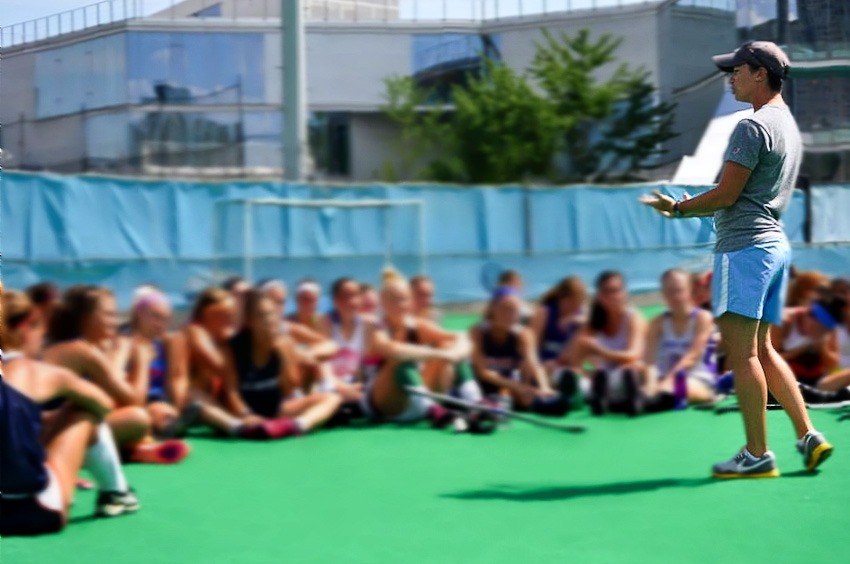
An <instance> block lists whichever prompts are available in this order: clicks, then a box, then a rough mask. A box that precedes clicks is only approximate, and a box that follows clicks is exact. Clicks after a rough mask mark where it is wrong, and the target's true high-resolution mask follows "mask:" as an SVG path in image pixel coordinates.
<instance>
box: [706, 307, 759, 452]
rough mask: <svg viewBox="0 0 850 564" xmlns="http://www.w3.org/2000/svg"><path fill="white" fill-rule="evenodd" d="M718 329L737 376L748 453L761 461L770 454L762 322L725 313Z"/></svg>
mask: <svg viewBox="0 0 850 564" xmlns="http://www.w3.org/2000/svg"><path fill="white" fill-rule="evenodd" d="M717 325H718V327H720V332H721V333H722V334H723V340H724V341H725V342H726V348H727V352H728V362H729V368H731V369H732V372H733V373H734V374H735V392H736V393H737V395H738V404H739V405H740V406H741V416H742V417H743V419H744V429H745V431H746V435H747V450H749V451H750V454H752V455H753V456H756V457H761V456H763V455H764V453H765V452H766V451H767V424H766V417H765V406H766V405H767V380H766V377H765V373H764V369H763V368H762V365H761V362H760V361H759V355H758V347H757V334H758V333H759V331H758V329H759V322H758V320H755V319H750V318H748V317H744V316H742V315H738V314H735V313H725V314H723V315H722V316H721V317H720V318H719V319H718V320H717Z"/></svg>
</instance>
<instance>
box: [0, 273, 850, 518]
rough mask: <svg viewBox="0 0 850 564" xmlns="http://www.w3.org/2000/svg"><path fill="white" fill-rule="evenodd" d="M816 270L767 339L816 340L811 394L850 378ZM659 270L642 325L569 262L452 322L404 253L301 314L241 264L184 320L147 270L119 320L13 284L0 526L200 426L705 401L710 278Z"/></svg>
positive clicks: (132, 507) (92, 290)
mask: <svg viewBox="0 0 850 564" xmlns="http://www.w3.org/2000/svg"><path fill="white" fill-rule="evenodd" d="M807 279H808V278H807V277H806V276H804V275H799V276H798V278H797V279H796V280H795V282H794V290H793V291H792V296H791V298H792V299H793V300H794V301H792V302H791V303H792V308H791V309H789V313H788V316H789V324H788V327H787V328H783V329H781V330H778V333H777V335H775V336H774V338H775V339H776V341H777V343H780V342H781V343H782V347H781V348H780V350H782V351H783V354H784V355H786V358H787V359H788V360H789V362H790V363H792V366H797V365H799V366H803V367H810V366H811V365H810V364H807V363H808V362H809V360H807V358H808V357H807V355H809V354H810V353H815V352H817V353H819V354H821V356H822V358H823V360H822V369H821V370H820V371H811V372H808V373H807V374H814V375H815V376H814V377H812V378H810V380H809V388H810V389H811V390H810V391H811V393H816V394H827V395H828V394H836V393H847V392H846V388H845V387H846V386H847V384H848V383H850V370H848V369H850V362H849V361H850V333H848V327H850V311H848V306H847V301H848V300H847V298H848V295H847V294H848V292H849V291H850V284H847V283H846V282H843V281H836V282H834V283H833V284H832V286H831V287H830V288H828V292H827V291H826V290H824V289H823V284H822V283H820V282H819V283H818V284H816V285H814V288H815V289H814V290H811V291H809V290H806V288H809V287H811V286H812V285H811V284H809V283H804V281H805V280H807ZM661 283H662V291H663V296H664V300H665V302H666V305H667V311H665V312H664V313H662V314H661V315H659V316H658V317H656V318H655V319H653V320H652V321H651V322H650V323H649V324H647V323H646V322H645V321H644V320H643V318H642V317H641V315H640V314H639V313H638V312H637V310H635V309H633V308H632V307H630V306H629V300H628V294H627V291H626V281H625V279H624V278H623V276H622V275H620V274H618V273H616V272H605V273H602V274H601V275H600V276H599V277H598V279H597V281H596V285H595V295H594V297H593V300H592V302H591V303H590V304H588V292H587V289H586V288H585V286H584V284H583V283H582V282H581V280H580V279H578V278H575V277H569V278H565V279H564V280H562V281H561V282H559V283H558V284H557V285H556V286H555V287H553V288H552V289H551V290H549V291H548V292H546V293H545V294H544V296H543V297H542V299H541V300H540V302H539V304H538V305H537V306H536V307H530V306H529V305H528V304H527V302H525V301H524V300H523V297H522V286H523V285H522V278H521V276H520V275H519V274H518V273H516V272H512V271H509V272H506V273H505V274H504V275H503V276H502V278H501V279H500V281H499V286H498V288H497V289H496V290H495V291H494V292H493V294H492V296H491V299H490V300H489V302H488V304H487V305H486V307H485V310H484V312H483V315H482V318H481V320H480V322H478V323H477V324H475V325H474V326H473V327H472V328H471V329H470V330H469V332H468V334H467V333H457V332H451V331H447V330H445V329H443V328H442V327H441V325H440V323H439V321H440V313H439V311H438V310H437V309H436V308H435V307H434V304H433V296H434V284H433V282H432V281H431V280H429V279H428V278H426V277H421V276H420V277H417V278H414V279H412V280H410V281H408V280H406V279H405V278H403V277H402V276H401V275H400V274H399V273H397V272H396V271H394V270H387V271H385V272H384V274H383V280H382V285H381V287H380V288H378V289H375V288H372V287H370V286H368V285H365V284H362V283H359V282H357V281H355V280H353V279H351V278H340V279H338V280H337V281H336V282H334V283H333V285H332V286H331V288H330V299H331V302H332V307H331V308H330V311H329V312H323V311H320V309H319V304H320V302H321V298H322V296H321V293H322V288H321V287H320V286H319V284H317V283H316V282H315V281H313V280H304V281H302V282H300V283H299V284H298V285H297V286H296V287H295V289H294V302H295V306H296V307H295V311H294V312H293V313H291V314H290V315H285V310H286V307H285V306H286V304H287V301H288V298H289V289H288V288H287V286H286V285H285V284H284V283H283V282H282V281H280V280H273V279H272V280H264V281H261V282H259V283H257V284H256V285H251V284H249V283H248V282H247V281H245V280H242V279H232V280H229V281H228V282H227V283H226V284H224V285H223V287H221V288H207V289H206V290H204V291H203V292H201V293H200V295H198V296H197V298H196V300H195V303H194V306H193V308H192V309H191V312H190V314H189V317H188V319H187V320H186V322H185V323H183V324H182V325H179V326H175V325H174V324H173V312H172V308H171V306H170V304H169V300H168V298H167V296H166V295H165V294H164V293H163V292H161V291H160V290H159V289H157V288H156V287H154V286H141V287H139V288H137V290H136V292H135V295H134V299H133V303H132V306H131V310H130V316H129V322H128V323H127V324H126V325H125V326H119V319H118V312H117V306H116V301H115V298H114V296H113V295H112V293H111V292H110V291H109V290H108V289H106V288H102V287H96V286H82V285H81V286H72V287H70V288H68V289H67V290H66V291H65V292H64V293H63V294H60V293H59V292H58V291H57V290H56V289H55V288H54V287H53V286H51V285H49V284H39V285H37V286H33V287H31V288H29V289H28V291H27V292H26V293H22V292H17V291H14V290H7V291H5V292H3V294H2V311H3V313H4V317H3V324H2V330H0V338H2V343H0V346H2V347H3V362H4V364H3V380H2V381H0V461H2V463H3V468H2V472H0V491H2V492H3V496H2V498H0V534H38V533H43V532H51V531H56V530H59V529H61V528H62V527H63V526H64V524H65V522H66V520H67V515H68V507H69V506H70V504H71V502H72V501H73V496H74V491H75V489H76V488H77V487H81V486H83V485H84V484H83V481H81V480H80V478H79V476H78V473H79V470H80V469H81V468H85V469H86V470H88V472H89V474H90V476H91V477H92V478H93V480H94V484H93V486H96V487H97V488H98V489H99V495H98V496H97V502H96V503H97V506H96V512H97V514H99V515H102V516H115V515H120V514H123V513H129V512H132V511H136V510H137V509H138V508H139V500H138V499H137V498H136V496H135V494H134V492H133V490H132V488H130V486H129V485H128V484H127V480H126V478H125V477H124V474H123V472H122V468H121V464H122V463H124V462H139V463H176V462H179V461H181V460H182V459H184V458H185V457H186V456H187V455H188V454H189V450H190V449H189V446H188V445H187V444H186V443H185V442H184V441H183V440H182V437H184V436H185V434H186V433H187V430H188V429H189V428H191V427H200V428H201V431H200V432H210V433H214V434H216V435H219V436H221V437H232V438H238V439H243V440H280V439H287V438H290V437H298V436H303V435H305V434H308V433H310V432H311V431H313V430H315V429H317V428H319V427H322V426H334V425H339V424H345V423H346V422H348V421H349V420H350V419H351V418H353V417H360V418H368V419H369V420H371V421H373V422H396V423H413V422H417V421H422V420H426V421H429V422H430V423H431V425H432V426H433V427H435V428H446V427H448V426H450V425H452V424H453V423H454V425H453V426H454V428H455V429H456V430H457V429H468V430H470V431H472V432H475V430H476V429H477V428H482V427H481V426H480V425H478V426H477V424H480V423H481V421H479V420H477V419H476V418H481V417H484V415H482V414H483V413H484V411H486V410H482V411H475V410H467V411H466V412H463V411H458V410H456V409H453V408H451V407H448V408H447V407H446V406H444V405H442V404H441V403H439V402H436V401H434V400H433V394H435V393H436V394H444V395H451V396H453V397H455V398H458V399H460V400H464V401H465V402H467V403H470V402H471V403H473V404H480V405H486V406H492V405H493V404H494V403H495V402H498V403H499V404H500V405H504V403H509V404H510V405H512V406H513V409H517V410H529V411H532V412H535V413H538V414H540V415H544V416H563V415H566V414H567V413H568V412H569V410H570V409H571V406H572V405H573V402H574V401H575V400H576V399H577V398H578V397H579V396H580V395H584V396H585V397H586V399H587V401H588V403H589V404H590V406H591V410H592V412H593V413H594V414H596V415H602V414H604V413H607V412H621V413H627V414H631V415H638V414H641V413H649V412H656V411H662V410H669V409H675V408H679V407H683V406H685V405H687V404H688V403H696V402H704V401H708V400H711V399H712V396H713V393H714V384H715V380H716V378H717V374H718V372H717V363H716V351H717V346H718V340H717V335H716V330H715V327H714V324H713V321H712V317H711V314H710V313H709V312H708V311H706V309H705V308H706V307H708V308H709V309H710V297H711V294H710V289H709V290H707V288H710V280H708V279H707V278H706V277H705V276H692V275H689V274H687V273H685V272H683V271H679V270H670V271H668V272H665V273H664V275H663V276H662V278H661ZM825 292H826V293H828V294H829V296H826V295H825ZM697 304H699V305H697ZM803 338H805V339H808V340H807V341H804V340H802V339H803ZM830 398H832V396H830ZM832 399H834V398H832ZM459 421H460V422H462V423H464V425H457V423H458V422H459ZM203 428H206V429H207V430H206V431H204V430H203ZM483 428H487V426H486V425H485V426H483ZM489 429H492V427H489Z"/></svg>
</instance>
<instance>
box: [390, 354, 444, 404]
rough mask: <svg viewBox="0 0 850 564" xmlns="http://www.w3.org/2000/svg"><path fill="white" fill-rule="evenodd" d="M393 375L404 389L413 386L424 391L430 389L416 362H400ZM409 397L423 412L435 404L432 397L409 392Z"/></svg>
mask: <svg viewBox="0 0 850 564" xmlns="http://www.w3.org/2000/svg"><path fill="white" fill-rule="evenodd" d="M393 376H395V381H396V383H397V384H398V385H399V386H400V387H401V388H402V389H406V388H407V387H411V388H416V389H417V390H422V391H424V392H427V391H428V388H426V387H425V382H423V381H422V375H421V374H420V373H419V368H418V367H417V366H416V363H414V362H403V363H401V364H399V365H398V367H397V368H396V369H395V372H393ZM407 398H408V401H409V402H410V403H412V404H413V405H415V406H416V407H417V408H419V409H420V410H421V411H422V413H426V412H427V411H428V409H429V408H430V407H431V406H432V405H434V402H433V401H432V400H431V399H430V398H426V397H424V396H420V395H417V394H408V395H407Z"/></svg>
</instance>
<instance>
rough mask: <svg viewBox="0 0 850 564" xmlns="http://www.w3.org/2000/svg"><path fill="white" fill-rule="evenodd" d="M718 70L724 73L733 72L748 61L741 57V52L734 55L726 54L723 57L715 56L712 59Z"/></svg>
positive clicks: (733, 53)
mask: <svg viewBox="0 0 850 564" xmlns="http://www.w3.org/2000/svg"><path fill="white" fill-rule="evenodd" d="M711 60H713V61H714V64H715V65H717V68H719V69H720V70H722V71H723V72H732V71H733V70H735V67H737V66H738V65H743V64H744V63H746V62H747V61H746V59H744V57H742V56H741V51H740V50H738V51H733V52H732V53H724V54H723V55H715V56H713V57H712V58H711Z"/></svg>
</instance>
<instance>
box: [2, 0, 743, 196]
mask: <svg viewBox="0 0 850 564" xmlns="http://www.w3.org/2000/svg"><path fill="white" fill-rule="evenodd" d="M466 1H467V0H452V2H450V3H448V4H449V5H450V6H451V8H446V9H447V10H452V11H450V12H444V13H443V16H444V17H442V18H440V17H426V16H428V15H429V14H430V13H425V11H424V9H425V8H424V7H425V6H426V5H430V6H431V7H432V8H433V7H434V6H439V5H440V4H442V5H443V6H444V7H445V6H446V5H447V3H446V2H442V1H436V2H428V1H427V0H418V2H415V3H414V4H410V2H409V1H408V0H401V1H399V0H371V1H367V0H357V1H354V0H308V1H306V2H305V12H306V15H307V18H308V23H307V27H306V49H307V53H306V62H307V101H308V109H309V112H310V118H309V126H310V145H311V149H312V158H313V161H314V167H315V171H316V172H315V174H316V176H317V177H318V178H328V179H344V180H356V181H368V180H372V179H377V178H379V177H380V175H381V170H382V168H383V167H384V165H385V163H387V161H388V160H389V161H392V160H393V158H394V154H395V153H394V152H393V150H392V147H393V145H394V144H395V143H396V140H397V137H398V131H397V130H396V128H395V126H394V125H393V124H392V123H391V122H390V121H389V120H388V119H387V118H386V117H385V116H384V115H383V114H382V112H381V107H382V105H383V104H384V102H385V100H384V80H385V79H386V78H387V77H389V76H392V75H413V76H415V77H416V78H417V79H418V80H421V81H423V82H428V83H429V84H432V85H434V84H436V85H440V84H441V83H446V82H451V81H453V80H456V79H457V78H458V77H462V76H463V73H466V72H475V71H476V70H477V69H478V68H479V65H480V53H481V52H487V51H488V50H495V51H496V52H497V53H498V55H499V56H500V57H501V59H502V61H504V62H505V63H506V64H508V65H510V66H511V67H513V68H515V69H518V70H523V69H525V68H527V67H528V65H529V64H530V62H531V60H532V57H533V55H534V51H535V42H536V41H538V40H539V39H540V38H541V29H542V28H544V27H545V28H547V29H549V30H550V31H551V32H553V33H555V34H558V33H560V32H562V31H563V32H566V33H568V34H573V33H575V32H577V31H578V30H579V29H581V28H589V29H590V30H591V31H592V32H593V34H594V35H595V36H599V35H601V34H605V33H610V34H612V35H614V36H617V37H621V38H622V39H623V42H622V45H621V47H620V49H619V52H618V55H619V57H620V61H619V62H625V63H628V64H629V65H631V66H633V67H637V66H643V67H644V68H645V69H646V70H647V71H648V72H649V73H650V77H651V80H652V81H653V83H654V84H655V85H656V86H657V88H658V96H659V99H661V100H665V101H673V102H676V103H677V104H678V108H677V111H676V130H677V132H678V133H679V134H680V135H679V137H677V138H676V139H674V140H672V141H671V142H669V143H668V145H667V147H666V148H667V149H668V150H669V153H668V154H667V155H666V157H665V160H666V161H667V164H669V166H668V167H666V168H662V169H661V171H660V172H659V174H660V175H662V176H663V175H665V174H669V173H670V171H672V170H673V169H674V168H675V165H676V163H677V162H678V160H679V159H680V158H681V157H682V156H683V155H689V154H692V153H693V152H694V150H695V148H696V146H697V144H698V142H699V139H700V137H701V136H702V133H703V131H704V129H705V127H706V125H707V123H708V122H709V120H710V119H711V117H712V115H713V114H714V110H715V108H716V107H717V105H718V102H719V100H720V98H721V95H722V93H723V90H724V88H725V82H724V79H723V77H722V75H720V74H719V73H717V72H716V70H715V69H714V68H713V67H712V65H711V60H710V57H709V55H710V54H713V53H718V52H722V51H726V50H729V49H731V48H733V47H734V46H735V44H736V43H737V39H736V29H735V28H736V26H735V21H736V12H735V8H736V6H735V3H734V2H732V1H731V0H657V1H639V2H634V1H629V0H622V1H619V0H618V1H617V2H608V1H605V0H598V1H597V0H588V1H587V2H584V3H582V2H579V1H577V2H571V3H565V2H556V1H554V0H552V1H549V2H548V3H547V2H542V3H541V2H539V1H534V0H522V1H521V2H519V3H517V2H515V1H514V2H507V3H506V4H512V5H513V6H515V7H516V6H518V5H519V6H520V8H521V7H522V6H523V3H525V4H526V5H527V6H528V7H531V6H532V5H533V6H536V7H538V9H537V11H536V12H535V11H533V10H530V9H529V10H527V11H523V12H522V13H519V12H516V13H510V12H505V11H504V9H503V11H502V12H497V11H496V10H494V8H495V7H498V6H499V3H498V2H496V3H495V4H494V2H493V1H492V0H489V1H487V2H480V1H479V0H475V1H474V2H470V3H468V4H467V5H466V6H467V8H466V10H465V11H464V10H461V8H463V6H462V4H463V3H464V2H466ZM116 2H117V3H118V4H120V1H118V0H116ZM131 4H132V3H131ZM591 4H592V6H594V7H592V8H581V9H579V8H576V6H585V5H587V6H590V5H591ZM568 5H572V6H573V9H572V10H567V9H566V7H567V6H568ZM411 6H413V8H411ZM540 6H544V7H545V6H548V10H541V9H539V7H540ZM560 6H563V8H560V10H558V8H559V7H560ZM278 9H279V1H278V0H222V1H220V2H214V1H213V0H186V1H184V2H181V3H179V4H175V6H174V7H173V8H169V9H168V10H165V11H160V12H157V13H155V14H141V15H140V14H135V13H124V15H125V16H126V17H114V18H110V19H109V20H108V21H107V22H105V23H101V24H100V25H88V26H80V25H79V23H78V24H77V26H76V27H74V26H73V25H70V26H69V25H68V24H66V27H65V32H62V33H53V34H48V35H47V36H45V35H44V34H42V36H39V35H37V34H35V32H29V36H28V37H27V35H26V29H27V28H26V26H24V27H23V29H24V33H20V30H21V28H20V27H19V28H17V31H16V28H14V27H13V28H12V29H11V31H10V32H11V33H14V35H13V39H14V40H13V41H11V42H10V41H9V40H8V38H4V45H7V46H6V47H4V48H3V50H2V56H3V75H2V80H0V99H1V100H2V107H0V120H2V123H3V131H2V145H3V150H4V156H5V160H4V166H5V167H7V168H13V169H14V168H21V169H28V170H55V171H61V172H81V171H99V172H107V173H118V174H132V175H163V176H165V175H180V174H187V175H192V176H198V175H203V174H209V175H211V176H212V175H215V176H257V175H262V176H269V175H274V176H277V175H279V174H280V170H281V150H280V138H281V116H280V104H281V37H280V21H279V12H278V11H277V10H278ZM414 9H415V10H416V11H418V13H419V15H418V16H417V15H416V13H411V12H412V11H413V10H414ZM423 14H424V15H423ZM463 14H469V15H468V16H465V15H463ZM59 29H60V30H61V29H62V26H61V21H60V25H59ZM55 30H56V26H55V25H54V31H55ZM68 30H70V31H68ZM6 31H7V30H4V32H6ZM34 38H35V39H34ZM614 68H615V65H610V66H609V67H608V68H606V69H603V73H602V74H603V75H604V74H606V73H610V72H612V71H613V69H614ZM661 164H664V163H661Z"/></svg>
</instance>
